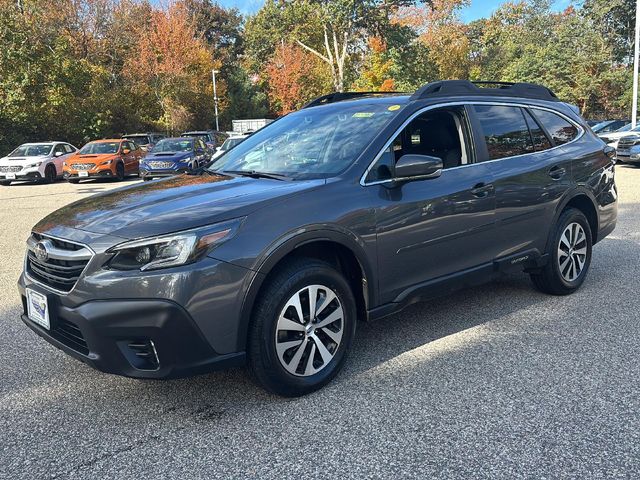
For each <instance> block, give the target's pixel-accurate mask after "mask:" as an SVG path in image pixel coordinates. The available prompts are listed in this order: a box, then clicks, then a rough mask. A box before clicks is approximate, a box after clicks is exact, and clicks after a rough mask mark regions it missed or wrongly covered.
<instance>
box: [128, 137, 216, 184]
mask: <svg viewBox="0 0 640 480" xmlns="http://www.w3.org/2000/svg"><path fill="white" fill-rule="evenodd" d="M209 159H210V156H209V154H208V153H207V148H206V147H205V144H204V142H203V141H202V140H200V139H199V138H189V137H178V138H165V139H163V140H160V141H159V142H158V143H157V144H156V145H155V146H154V147H153V148H152V149H151V151H150V152H149V153H147V154H146V155H145V157H144V158H143V159H142V161H141V162H140V176H141V177H142V179H143V180H151V179H152V178H155V177H170V176H172V175H178V174H180V173H188V172H193V171H194V170H195V169H197V168H198V167H201V166H203V165H204V164H206V163H208V162H209Z"/></svg>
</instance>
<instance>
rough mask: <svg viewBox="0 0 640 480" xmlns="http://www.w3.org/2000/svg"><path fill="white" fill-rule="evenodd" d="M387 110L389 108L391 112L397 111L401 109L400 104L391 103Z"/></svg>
mask: <svg viewBox="0 0 640 480" xmlns="http://www.w3.org/2000/svg"><path fill="white" fill-rule="evenodd" d="M387 110H389V111H390V112H395V111H396V110H400V105H391V106H390V107H389V108H387Z"/></svg>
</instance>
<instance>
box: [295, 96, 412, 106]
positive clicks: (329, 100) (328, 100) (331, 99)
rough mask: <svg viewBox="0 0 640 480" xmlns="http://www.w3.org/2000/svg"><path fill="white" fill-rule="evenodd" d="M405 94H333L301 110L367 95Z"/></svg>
mask: <svg viewBox="0 0 640 480" xmlns="http://www.w3.org/2000/svg"><path fill="white" fill-rule="evenodd" d="M401 93H405V94H406V92H333V93H329V94H327V95H322V96H321V97H318V98H314V99H313V100H311V101H310V102H309V103H307V104H306V105H305V106H303V107H302V108H310V107H317V106H318V105H326V104H327V103H334V102H340V101H342V100H349V99H351V98H358V97H364V96H367V95H394V94H401Z"/></svg>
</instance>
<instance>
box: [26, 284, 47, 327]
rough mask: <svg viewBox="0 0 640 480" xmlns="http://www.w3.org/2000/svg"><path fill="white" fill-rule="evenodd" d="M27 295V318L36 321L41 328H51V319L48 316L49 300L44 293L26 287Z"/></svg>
mask: <svg viewBox="0 0 640 480" xmlns="http://www.w3.org/2000/svg"><path fill="white" fill-rule="evenodd" d="M26 295H27V316H28V317H29V320H31V321H32V322H34V323H37V324H38V325H40V326H41V327H42V328H46V329H47V330H50V329H51V320H50V316H49V301H48V299H47V296H46V295H43V294H42V293H40V292H36V291H35V290H31V289H30V288H27V289H26Z"/></svg>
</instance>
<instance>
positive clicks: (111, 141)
mask: <svg viewBox="0 0 640 480" xmlns="http://www.w3.org/2000/svg"><path fill="white" fill-rule="evenodd" d="M122 140H126V139H122V138H101V139H100V140H91V141H90V142H87V143H115V142H118V143H119V142H121V141H122Z"/></svg>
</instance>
